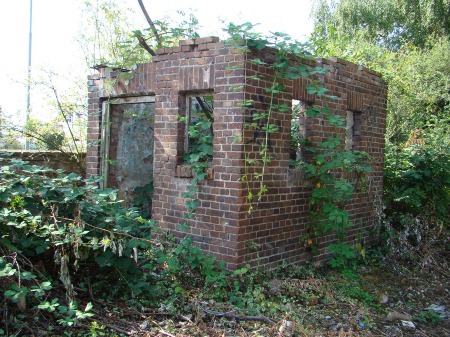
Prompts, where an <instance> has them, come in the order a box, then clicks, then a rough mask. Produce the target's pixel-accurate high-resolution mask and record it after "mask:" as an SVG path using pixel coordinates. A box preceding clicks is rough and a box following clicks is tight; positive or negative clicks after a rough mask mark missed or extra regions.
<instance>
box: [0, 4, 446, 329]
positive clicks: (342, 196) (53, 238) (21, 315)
mask: <svg viewBox="0 0 450 337" xmlns="http://www.w3.org/2000/svg"><path fill="white" fill-rule="evenodd" d="M419 2H420V1H419ZM402 3H404V4H406V5H408V6H410V5H411V4H412V3H413V2H411V1H403V2H402V1H401V2H396V3H394V2H392V1H384V2H382V5H383V6H388V5H389V6H391V7H389V6H388V7H386V8H394V9H395V10H394V11H393V13H394V14H395V15H393V16H392V18H394V19H395V20H401V19H405V20H407V21H406V22H404V24H403V25H402V26H401V29H400V28H396V27H397V25H395V27H394V28H395V29H394V30H392V25H391V22H390V21H386V22H384V23H383V22H378V23H374V20H375V19H377V20H379V19H380V17H383V16H382V15H378V14H379V12H378V11H375V12H374V11H370V9H373V6H375V2H373V3H372V2H370V1H369V2H368V4H366V5H364V4H361V3H359V4H355V2H354V1H342V2H341V5H338V9H337V10H336V11H335V12H333V11H331V12H318V13H319V14H316V15H318V16H317V25H316V28H317V29H316V34H315V36H314V38H313V42H314V47H315V49H316V51H317V52H318V53H319V54H321V55H325V56H331V55H333V56H340V57H344V58H346V59H350V60H351V61H355V62H359V63H362V64H365V65H367V66H369V67H371V68H373V69H375V70H378V71H382V72H383V74H384V77H385V78H386V79H388V81H389V85H390V88H391V90H390V97H389V107H388V109H389V123H388V133H387V148H386V160H385V168H386V170H385V196H384V200H385V206H386V208H385V219H384V222H383V226H382V228H381V231H380V239H382V243H383V245H382V246H381V247H379V249H368V250H367V251H365V252H364V254H359V255H357V254H355V251H357V250H358V247H353V246H350V245H347V244H346V243H345V236H346V230H347V228H349V227H351V226H353V224H352V223H351V222H350V221H349V219H348V214H347V212H346V211H345V210H344V208H343V207H338V205H339V206H340V205H345V202H346V201H347V200H349V198H350V197H351V195H352V193H353V188H354V187H353V186H352V185H351V184H350V183H349V182H348V181H347V180H346V179H345V177H344V176H345V175H342V176H336V175H332V174H330V172H331V171H333V170H337V169H339V170H342V172H344V171H346V170H356V171H357V172H358V173H360V174H365V173H367V172H368V171H369V168H368V166H366V164H365V161H366V160H367V157H366V154H364V153H361V152H357V151H352V152H350V151H347V150H346V149H345V144H344V143H343V140H342V139H340V138H339V137H330V138H329V139H327V140H326V141H325V142H321V143H319V144H311V143H308V142H304V144H303V143H302V144H303V145H305V146H306V147H307V151H309V154H311V156H313V157H314V159H313V160H312V161H311V163H305V162H303V161H301V162H300V161H297V162H295V161H294V162H293V163H292V165H293V166H299V165H300V166H301V167H302V169H303V170H304V171H305V172H306V175H307V178H309V179H311V181H313V182H314V190H313V193H312V197H311V204H312V208H311V220H312V221H314V223H315V224H316V226H315V227H314V228H311V231H310V233H309V235H307V236H305V237H304V238H303V239H304V240H305V241H306V242H307V243H309V242H314V239H315V238H317V237H319V236H322V235H329V234H334V235H336V238H337V241H336V244H335V245H332V246H331V247H330V251H331V252H332V253H333V254H334V257H333V258H332V259H331V260H330V265H331V266H333V267H335V269H334V270H331V271H330V270H327V269H325V268H324V269H313V268H311V267H309V266H306V267H305V266H303V267H299V266H287V265H282V266H280V268H279V269H278V270H275V271H264V270H258V269H253V270H251V269H249V268H248V267H244V268H241V269H239V270H236V271H234V272H232V273H230V272H227V271H226V270H225V269H224V268H223V265H222V264H220V263H217V261H215V260H214V258H212V257H209V256H207V255H205V254H204V253H203V252H201V251H200V250H199V249H198V248H196V247H195V246H193V245H192V244H191V241H190V240H189V238H185V239H183V240H181V241H178V240H175V238H174V237H172V236H170V235H165V234H162V233H160V232H159V231H158V228H157V226H156V225H155V224H154V223H153V221H152V220H151V219H147V218H146V217H144V216H142V215H141V214H140V213H139V211H138V209H137V208H125V207H123V206H122V203H121V201H120V200H118V199H117V194H116V191H114V190H111V189H105V190H99V189H98V188H97V183H98V181H96V180H95V179H93V178H92V179H88V180H83V179H82V178H81V177H79V176H77V175H75V174H66V173H64V172H62V171H55V170H51V169H48V168H44V167H36V166H30V165H28V164H27V163H25V162H22V161H19V160H11V161H9V160H8V158H6V157H2V159H3V160H4V161H5V162H4V164H2V165H3V166H1V167H0V209H1V210H0V236H1V237H0V285H1V292H2V307H3V310H2V313H1V316H0V336H3V335H4V336H20V335H29V336H35V335H36V336H38V335H50V336H51V335H53V336H56V335H66V336H72V335H78V336H124V335H135V336H138V335H140V336H144V335H145V336H158V335H166V336H171V335H172V336H173V335H174V334H177V333H178V335H190V336H195V335H207V336H219V335H230V336H231V335H233V336H234V335H240V336H288V335H289V336H292V335H295V336H314V335H318V334H322V333H323V330H324V329H327V330H328V331H329V333H330V334H333V333H336V334H337V333H341V334H342V333H344V334H345V333H347V332H348V333H349V335H352V336H370V335H373V334H383V335H393V334H394V335H395V334H398V333H401V334H402V335H408V334H409V332H408V331H410V333H411V334H414V333H415V332H416V331H417V330H404V329H403V330H399V329H400V328H398V326H400V323H399V322H400V321H398V322H397V321H394V322H392V321H391V322H388V317H389V315H390V314H393V312H394V313H395V312H396V311H398V312H402V313H403V314H404V316H401V317H402V319H407V320H410V321H412V322H414V323H415V325H416V328H417V329H419V331H420V333H422V335H426V333H425V332H427V331H433V333H432V334H430V335H436V336H438V335H446V334H448V331H449V329H450V327H449V326H448V318H446V317H448V316H446V315H448V310H447V309H445V306H447V308H448V305H450V303H449V302H448V296H447V295H448V279H449V277H450V275H449V274H448V265H447V263H448V262H447V261H448V250H449V247H448V242H446V241H445V239H446V238H448V229H449V228H448V223H449V215H448V214H449V212H448V205H449V201H450V200H449V199H450V196H449V193H450V192H449V186H450V185H449V184H450V177H449V169H448V167H449V148H450V144H449V135H448V107H449V104H448V103H449V100H448V83H447V82H448V78H449V76H448V72H447V70H446V68H445V64H446V61H445V60H446V59H447V56H448V39H447V38H442V36H440V35H439V34H441V33H442V32H444V33H445V34H447V35H448V30H446V27H447V26H444V27H440V26H441V24H440V23H439V24H438V23H437V22H434V21H435V19H434V17H435V16H438V17H442V15H441V14H442V13H440V12H439V11H438V12H433V13H434V14H433V15H434V16H432V17H430V20H431V21H430V20H428V17H422V18H420V17H419V16H418V17H415V19H414V20H415V21H414V20H412V21H411V20H410V18H409V17H408V16H407V15H406V14H405V13H404V12H402V10H403V7H401V6H400V5H399V4H402ZM420 3H422V2H420ZM435 3H436V4H439V3H440V2H439V1H435V2H433V1H432V2H426V4H427V5H430V4H435ZM406 5H405V6H406ZM339 6H341V7H339ZM358 6H362V7H363V8H362V9H361V10H360V11H357V12H356V13H353V14H352V15H347V14H346V13H347V12H348V11H349V10H355V9H357V8H360V7H358ZM371 6H372V7H371ZM380 6H381V5H380ZM392 6H394V7H392ZM430 6H431V5H430ZM366 7H367V8H366ZM375 7H376V6H375ZM431 7H433V6H431ZM435 7H436V6H435ZM435 7H433V8H435ZM405 8H407V6H406V7H405ZM425 8H426V6H425ZM436 8H437V9H439V8H440V7H436ZM106 9H107V11H109V12H108V13H109V14H108V13H107V14H108V15H111V17H110V19H111V20H112V19H114V17H113V14H114V13H115V12H114V8H113V7H108V8H106ZM322 9H324V8H322ZM367 9H369V10H367ZM376 9H378V7H376ZM388 12H389V11H388ZM320 13H326V15H324V16H321V15H322V14H320ZM339 13H340V14H339ZM342 13H344V14H345V15H344V14H342ZM370 13H375V14H376V15H375V14H374V15H371V16H370V17H369V19H370V20H366V21H364V22H365V23H364V25H366V26H367V27H368V28H367V30H364V29H363V31H362V32H359V30H358V29H357V30H351V29H354V27H355V26H357V27H361V22H360V21H358V20H359V18H360V16H361V15H363V16H364V15H368V14H370ZM377 13H378V14H377ZM97 14H98V13H97ZM97 14H96V15H97ZM341 14H342V15H341ZM356 14H358V15H356ZM333 15H334V16H335V17H333ZM339 15H341V16H339ZM349 17H350V18H352V20H350V22H356V24H355V25H354V26H352V25H350V24H349V21H348V18H349ZM191 19H192V18H191ZM419 19H423V20H419ZM425 19H426V20H425ZM395 20H394V21H395ZM418 20H419V21H420V22H419V21H418ZM418 22H419V23H420V29H419V30H418V32H419V33H420V34H419V33H418V35H417V36H415V37H414V38H411V39H410V40H408V39H409V37H410V36H411V34H413V33H414V30H412V29H410V27H413V26H414V25H416V24H417V23H418ZM441 23H442V25H445V24H446V21H445V20H444V21H443V22H441ZM186 24H187V28H186V29H183V30H173V29H172V30H171V29H169V28H168V26H164V25H163V23H161V25H160V26H158V27H160V28H158V29H159V31H160V32H168V34H166V35H164V34H162V35H163V37H159V38H158V39H157V41H154V42H151V41H153V40H151V39H152V38H155V36H154V35H155V33H154V31H152V30H151V29H149V30H147V31H144V33H142V32H140V31H136V32H134V33H133V34H134V35H133V36H134V37H133V38H134V39H136V40H133V39H130V40H127V42H126V43H125V45H124V46H122V47H123V55H125V56H124V58H122V59H121V61H120V62H121V64H125V63H126V62H131V63H134V61H136V60H138V59H139V57H141V56H142V57H148V55H145V56H143V55H141V54H140V53H141V52H139V53H138V54H137V56H136V55H135V56H136V58H135V59H133V58H132V57H131V56H130V55H132V52H133V50H137V43H139V45H140V46H141V47H144V46H145V45H147V47H149V48H150V49H151V50H152V48H153V47H156V46H158V45H161V44H164V43H167V42H168V41H169V42H170V43H172V42H173V41H175V40H176V39H177V38H180V37H181V36H182V35H184V34H185V33H186V32H187V33H189V34H192V35H191V36H195V30H194V26H195V20H190V23H189V24H188V23H186ZM364 25H363V26H364ZM161 27H162V28H161ZM164 27H166V28H167V29H166V28H164ZM377 27H378V28H377ZM380 27H381V28H380ZM436 27H437V28H436ZM349 29H350V31H351V32H352V34H353V35H351V34H349V31H348V30H349ZM396 29H397V30H396ZM430 31H432V32H433V34H431V33H429V32H430ZM229 32H230V33H231V36H232V43H233V42H239V43H237V44H236V46H237V47H239V48H242V47H243V48H244V49H243V52H246V50H247V48H256V49H259V50H261V49H263V48H265V47H275V50H276V52H275V62H273V63H268V62H267V63H266V62H265V61H264V60H261V59H254V60H251V62H254V63H257V64H262V65H265V66H269V67H272V69H273V70H274V71H275V76H274V78H273V83H272V86H271V87H269V88H267V91H268V92H269V93H270V95H271V97H272V98H274V97H276V95H277V94H279V93H280V92H282V91H283V90H284V88H283V86H282V84H281V82H282V79H284V78H298V77H301V76H303V77H304V76H309V75H311V74H315V73H319V72H321V71H322V70H321V69H315V68H314V69H311V68H308V67H306V66H304V65H303V64H302V63H301V62H300V61H298V62H299V63H298V64H297V66H295V67H292V66H291V63H290V62H286V61H287V58H288V55H289V57H291V56H292V55H293V56H295V57H297V58H298V60H300V59H302V58H305V57H306V58H308V57H310V54H309V53H308V52H307V50H308V49H307V46H306V45H303V44H299V43H297V42H294V41H291V40H290V38H289V37H288V36H287V35H284V34H278V33H276V34H274V35H272V36H270V37H263V36H261V35H259V34H256V33H253V32H252V25H251V24H245V25H230V27H229ZM377 32H378V33H377ZM379 32H382V34H380V33H379ZM438 33H439V34H438ZM177 34H179V35H177ZM323 34H324V35H323ZM424 34H425V35H424ZM427 34H428V35H427ZM445 34H444V35H445ZM431 35H433V39H426V38H424V36H425V37H427V36H431ZM171 36H172V37H173V39H172V38H171ZM139 37H140V38H143V39H144V42H142V39H140V38H139ZM243 37H244V38H245V41H246V43H245V44H244V46H243V45H242V43H241V42H242V38H243ZM434 38H436V39H434ZM147 40H149V42H148V43H147ZM426 41H428V43H429V44H427V43H426ZM384 44H385V45H384ZM113 47H114V48H113V49H111V53H112V54H114V53H115V52H120V50H121V48H122V47H119V46H113ZM127 48H128V49H127ZM144 54H145V53H144ZM123 55H122V56H123ZM139 55H140V56H139ZM97 56H98V55H97ZM97 56H96V60H99V59H100V58H97ZM103 59H104V60H106V58H102V60H103ZM124 60H125V61H126V62H125V61H124ZM308 92H309V93H314V94H316V95H318V96H323V95H327V93H326V91H325V90H324V89H323V88H322V87H320V86H316V85H314V83H313V84H312V85H311V86H310V87H309V88H308ZM199 98H200V99H201V100H202V102H203V104H205V103H209V104H210V108H211V111H212V108H213V107H212V100H211V98H210V97H208V96H204V97H199ZM252 104H253V102H243V105H244V106H247V105H250V106H251V105H252ZM198 105H199V106H196V107H195V108H196V110H197V111H198V112H199V113H201V115H202V118H200V119H198V120H193V121H191V122H192V123H191V125H190V127H189V135H190V137H191V143H190V145H191V146H190V147H189V148H188V151H187V153H186V156H185V160H186V163H188V164H189V165H191V166H192V168H193V170H194V172H195V177H194V179H193V184H192V186H191V189H190V190H188V191H187V193H186V194H185V195H184V198H186V201H187V202H186V204H187V209H188V213H189V214H191V215H192V214H193V213H194V212H195V209H196V207H197V203H198V201H197V200H196V199H195V197H196V192H197V190H196V184H197V182H198V180H201V179H204V178H205V169H206V168H207V166H208V160H209V159H210V158H211V154H212V137H213V135H212V133H211V132H210V130H211V123H212V120H210V119H209V118H208V117H207V113H205V110H204V109H203V108H201V107H200V105H201V104H200V102H199V103H198ZM211 111H210V112H211ZM274 113H291V107H290V106H281V105H276V104H274V103H273V102H272V103H271V104H270V107H269V109H268V110H267V111H262V112H260V113H259V114H258V115H257V116H255V117H256V118H257V119H258V120H261V121H263V122H264V126H263V128H262V130H263V132H264V135H265V137H263V139H265V141H263V142H262V144H261V147H260V149H259V155H260V156H259V159H258V160H254V159H250V156H247V157H246V166H247V169H248V168H249V167H251V166H257V167H259V170H258V171H257V173H256V174H255V175H250V174H247V175H244V176H243V177H242V180H243V181H246V182H249V190H248V196H247V197H248V201H249V203H251V204H254V207H257V204H258V201H260V200H261V199H262V198H263V197H264V195H265V193H266V192H267V187H266V186H265V183H264V178H265V167H267V165H269V163H270V161H271V160H272V158H271V156H270V151H269V142H268V139H269V136H270V134H271V133H274V132H277V131H278V130H277V126H276V125H275V124H274V123H273V120H272V116H273V114H274ZM306 114H307V115H308V116H311V117H321V118H323V119H324V120H326V121H327V122H328V123H329V124H330V125H331V126H333V127H334V128H336V130H339V129H341V128H342V127H343V126H344V121H343V119H342V118H340V117H338V116H334V115H332V114H330V111H329V110H328V109H326V108H322V109H319V108H317V107H314V106H311V107H308V109H307V110H306ZM186 122H188V121H187V120H186ZM254 127H257V126H255V125H252V124H251V123H250V124H248V125H246V128H248V129H252V128H254ZM294 136H295V133H294ZM53 140H56V141H57V140H58V139H57V138H56V139H53ZM53 140H52V141H53ZM303 141H304V140H299V139H293V143H296V144H297V145H298V143H299V142H303ZM312 163H313V164H312ZM247 172H249V170H247ZM250 181H256V182H257V185H258V187H257V188H256V189H253V188H250V186H251V184H250ZM299 239H300V238H299ZM349 268H350V269H351V270H352V271H355V272H354V273H351V274H347V276H348V277H351V278H347V277H344V276H342V274H341V273H340V272H342V271H344V270H348V269H349ZM336 271H338V273H336ZM392 271H394V272H395V273H394V274H393V273H391V272H392ZM397 286H398V287H400V288H397ZM386 298H387V300H386ZM443 307H444V309H442V308H443ZM386 314H387V316H386ZM397 314H398V313H397ZM393 315H394V316H395V314H393ZM391 316H392V315H391ZM380 317H382V318H381V319H380ZM385 317H386V318H385ZM396 317H397V319H398V317H399V316H396ZM405 317H406V318H405ZM394 319H395V318H394ZM68 327H70V329H68ZM396 329H397V330H396ZM399 331H400V332H399ZM411 331H412V332H411Z"/></svg>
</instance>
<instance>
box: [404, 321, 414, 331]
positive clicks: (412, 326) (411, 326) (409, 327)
mask: <svg viewBox="0 0 450 337" xmlns="http://www.w3.org/2000/svg"><path fill="white" fill-rule="evenodd" d="M402 326H403V327H405V328H408V329H415V328H416V326H415V325H414V323H413V322H411V321H403V320H402Z"/></svg>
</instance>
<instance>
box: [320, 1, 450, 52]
mask: <svg viewBox="0 0 450 337" xmlns="http://www.w3.org/2000/svg"><path fill="white" fill-rule="evenodd" d="M313 16H314V19H315V26H316V28H318V31H317V32H316V33H320V34H321V35H322V37H325V36H326V35H327V34H328V29H329V28H331V27H333V28H334V29H335V30H336V31H337V32H338V34H339V35H343V36H353V35H355V34H360V35H362V36H364V38H365V39H366V40H369V41H372V42H373V43H375V44H377V45H381V46H384V47H387V48H389V49H392V50H396V49H398V48H400V47H401V46H402V45H404V44H406V43H409V44H412V45H413V46H418V47H421V48H423V47H425V46H426V45H427V42H428V39H429V38H430V37H443V36H450V1H449V0H365V1H360V0H341V1H338V2H335V1H331V3H330V4H329V3H328V1H326V0H319V1H318V2H317V3H316V7H315V11H314V14H313Z"/></svg>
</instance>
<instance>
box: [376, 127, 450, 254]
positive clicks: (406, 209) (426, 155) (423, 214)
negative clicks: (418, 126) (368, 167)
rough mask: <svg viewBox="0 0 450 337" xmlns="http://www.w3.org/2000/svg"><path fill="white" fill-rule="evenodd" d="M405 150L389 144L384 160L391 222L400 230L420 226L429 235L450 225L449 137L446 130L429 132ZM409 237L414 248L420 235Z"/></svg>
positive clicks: (431, 130)
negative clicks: (426, 230)
mask: <svg viewBox="0 0 450 337" xmlns="http://www.w3.org/2000/svg"><path fill="white" fill-rule="evenodd" d="M416 136H417V138H412V139H411V143H409V144H407V146H405V147H397V146H393V145H389V146H388V147H387V149H386V159H385V192H384V199H385V203H386V206H387V209H386V214H387V217H388V220H389V221H390V222H391V223H392V224H393V226H394V228H395V229H397V230H400V231H402V230H404V229H406V228H408V227H410V226H413V227H416V230H419V226H418V223H422V227H423V229H425V228H427V229H428V233H429V234H430V235H431V233H432V232H437V233H442V234H443V232H442V228H447V229H448V226H449V205H450V171H449V165H450V152H449V148H450V141H449V139H450V137H449V135H448V130H447V129H441V130H439V129H437V128H434V129H430V130H427V131H423V132H421V133H420V134H417V135H416ZM416 233H417V235H416V236H415V237H410V238H409V239H410V240H412V242H411V243H412V244H413V245H417V244H418V243H419V242H420V240H419V236H420V235H424V233H422V234H419V233H418V232H417V231H416Z"/></svg>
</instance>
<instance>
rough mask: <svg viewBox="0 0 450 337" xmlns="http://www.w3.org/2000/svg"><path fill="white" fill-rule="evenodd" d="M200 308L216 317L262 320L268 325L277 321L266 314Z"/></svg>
mask: <svg viewBox="0 0 450 337" xmlns="http://www.w3.org/2000/svg"><path fill="white" fill-rule="evenodd" d="M200 310H202V311H204V312H205V313H207V314H210V315H213V316H216V317H224V318H231V319H237V320H240V321H259V322H264V323H266V324H269V325H274V324H276V323H277V322H275V321H273V320H271V319H270V318H268V317H266V316H246V315H238V314H235V312H236V310H232V311H228V312H218V311H212V310H208V309H205V308H200Z"/></svg>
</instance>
